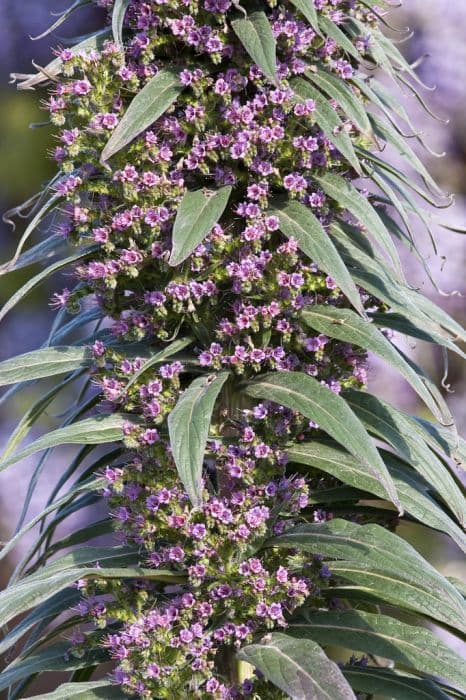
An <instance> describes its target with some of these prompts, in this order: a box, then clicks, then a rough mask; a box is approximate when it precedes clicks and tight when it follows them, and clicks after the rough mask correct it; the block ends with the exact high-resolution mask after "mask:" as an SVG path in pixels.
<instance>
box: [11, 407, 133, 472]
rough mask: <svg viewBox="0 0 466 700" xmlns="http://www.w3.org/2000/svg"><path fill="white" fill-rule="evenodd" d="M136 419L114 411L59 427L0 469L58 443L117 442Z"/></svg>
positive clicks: (92, 443) (89, 443)
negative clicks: (128, 424)
mask: <svg viewBox="0 0 466 700" xmlns="http://www.w3.org/2000/svg"><path fill="white" fill-rule="evenodd" d="M132 420H134V418H132V416H130V415H124V414H121V413H113V414H112V415H109V416H95V417H94V418H86V419H85V420H82V421H79V422H78V423H73V424H71V425H67V426H66V427H65V428H58V430H53V431H52V432H50V433H47V434H46V435H43V436H42V437H40V438H39V439H38V440H35V441H34V442H32V443H31V444H30V445H28V446H27V447H25V448H24V449H23V450H20V451H19V452H16V453H15V454H14V455H12V456H11V457H9V458H8V459H5V460H3V461H2V462H0V471H2V470H3V469H6V468H7V467H9V466H10V465H11V464H15V463H16V462H19V461H21V460H22V459H26V457H29V455H32V454H34V453H35V452H40V451H41V450H47V449H48V448H50V447H57V446H58V445H102V444H104V443H107V442H117V441H119V440H123V437H124V433H123V426H124V424H125V423H126V422H129V423H131V421H132Z"/></svg>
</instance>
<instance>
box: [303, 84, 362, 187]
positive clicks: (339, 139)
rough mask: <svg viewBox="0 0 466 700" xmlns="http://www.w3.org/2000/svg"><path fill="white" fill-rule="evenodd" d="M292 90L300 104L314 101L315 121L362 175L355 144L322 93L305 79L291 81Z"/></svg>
mask: <svg viewBox="0 0 466 700" xmlns="http://www.w3.org/2000/svg"><path fill="white" fill-rule="evenodd" d="M290 84H291V88H292V90H293V92H294V93H295V98H296V99H297V100H298V101H300V102H305V101H306V100H314V102H315V105H316V109H315V112H314V116H315V120H316V122H317V124H318V125H319V126H320V128H321V129H322V131H323V132H324V134H325V135H326V137H327V138H328V139H329V141H331V143H333V144H334V146H335V147H336V148H337V149H338V150H339V151H340V153H341V154H342V155H343V156H344V157H345V158H346V159H347V161H348V162H349V163H350V165H351V166H352V167H353V168H354V169H355V171H356V172H357V173H358V174H359V175H361V174H362V170H361V165H360V163H359V159H358V157H357V155H356V152H355V150H354V147H353V142H352V141H351V139H350V137H349V136H348V134H347V133H346V131H345V130H344V128H343V122H342V121H341V119H340V117H339V116H338V114H337V113H336V112H335V110H334V109H332V107H331V106H330V105H329V104H328V101H327V100H326V99H325V97H324V96H323V95H322V93H321V92H319V91H318V90H316V89H315V88H314V87H313V86H312V85H311V84H310V83H309V82H308V81H307V80H304V78H294V79H293V80H292V81H291V83H290Z"/></svg>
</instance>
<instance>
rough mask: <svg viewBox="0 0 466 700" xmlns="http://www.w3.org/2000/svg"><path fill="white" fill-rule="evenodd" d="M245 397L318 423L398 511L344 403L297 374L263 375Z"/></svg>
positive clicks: (371, 447) (378, 465)
mask: <svg viewBox="0 0 466 700" xmlns="http://www.w3.org/2000/svg"><path fill="white" fill-rule="evenodd" d="M246 393H247V394H249V396H253V397H254V398H259V399H267V400H269V401H276V402H277V403H279V404H282V405H284V406H287V407H288V408H291V409H292V410H294V411H299V413H301V414H302V415H304V416H306V418H309V420H312V421H315V422H316V423H318V424H319V426H320V428H321V429H322V430H325V432H327V433H328V434H329V435H330V436H331V437H333V439H334V440H336V441H337V442H338V443H340V444H341V445H344V446H345V447H346V449H347V450H348V451H349V452H351V454H353V455H354V456H355V457H357V458H358V459H360V460H361V463H362V464H363V465H364V467H365V468H366V470H367V471H368V472H369V473H370V474H372V475H373V476H374V477H375V478H376V479H377V480H378V481H379V482H380V484H381V485H382V488H383V490H384V494H385V496H386V497H387V498H388V500H390V501H392V502H393V503H394V504H395V505H396V506H397V508H398V509H399V510H401V506H400V502H399V499H398V496H397V494H396V490H395V487H394V485H393V482H392V480H391V478H390V475H389V473H388V471H387V468H386V466H385V465H384V463H383V462H382V460H381V458H380V455H379V453H378V452H377V450H376V448H375V445H374V443H373V442H372V440H371V439H370V438H369V436H368V434H367V433H366V431H365V429H364V427H363V425H362V424H361V422H360V421H359V419H357V418H356V416H355V415H354V413H353V412H352V411H351V410H350V409H349V407H348V405H347V403H346V402H345V401H344V399H342V398H341V397H340V396H338V395H337V394H334V393H333V392H332V391H330V389H328V388H327V387H325V386H323V385H322V384H320V383H319V382H318V381H317V380H316V379H313V378H312V377H309V376H308V375H306V374H303V373H301V372H275V373H274V374H267V375H265V376H263V377H260V378H259V379H257V380H255V381H254V382H251V383H250V384H249V385H247V386H246Z"/></svg>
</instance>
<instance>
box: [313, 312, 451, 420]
mask: <svg viewBox="0 0 466 700" xmlns="http://www.w3.org/2000/svg"><path fill="white" fill-rule="evenodd" d="M302 316H303V319H304V321H305V323H306V324H307V325H309V326H310V327H311V328H314V329H315V330H316V331H318V332H319V333H324V334H325V335H328V336H329V337H330V338H336V339H337V340H341V341H342V342H344V343H351V344H352V345H357V346H359V347H361V348H363V349H364V350H368V351H369V352H372V353H374V354H375V355H378V357H380V358H381V359H382V360H385V362H387V363H388V364H389V365H391V366H392V367H394V369H396V370H397V371H398V372H399V373H400V374H401V375H402V376H403V377H404V378H405V379H406V381H407V382H408V383H409V384H410V386H411V387H412V388H413V389H414V391H415V392H416V393H417V394H418V396H419V397H420V398H421V399H422V400H423V401H424V403H425V404H426V406H427V407H428V408H429V409H430V410H431V411H432V413H433V414H434V415H435V416H437V418H439V420H441V421H442V422H448V421H450V422H451V420H452V417H451V414H450V412H449V410H448V408H447V406H446V404H445V402H444V401H443V399H442V397H441V396H437V395H436V394H433V393H432V392H431V391H430V390H429V387H428V386H426V382H425V380H424V376H423V374H422V373H420V372H419V371H417V369H416V368H415V365H413V364H412V362H410V361H409V360H407V359H405V357H404V356H403V354H402V353H401V352H400V351H399V350H398V349H397V348H396V347H395V346H394V345H392V343H390V341H389V340H387V338H385V336H384V335H383V333H381V332H380V331H379V330H378V328H377V327H376V326H375V325H373V324H371V323H369V322H367V321H364V320H363V319H362V318H360V317H359V316H358V315H357V314H355V313H354V312H353V311H351V309H340V308H339V309H337V308H335V307H334V306H328V305H322V304H315V305H314V304H313V305H310V306H307V307H305V309H304V311H303V314H302Z"/></svg>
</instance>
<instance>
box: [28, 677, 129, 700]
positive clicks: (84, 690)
mask: <svg viewBox="0 0 466 700" xmlns="http://www.w3.org/2000/svg"><path fill="white" fill-rule="evenodd" d="M127 697H128V696H127V695H126V694H125V693H123V691H122V690H121V689H120V688H119V686H117V685H114V684H112V683H110V681H89V682H86V683H64V684H63V685H60V686H59V687H58V688H57V689H56V690H54V691H53V692H52V693H45V695H34V696H31V697H29V698H26V700H124V698H127Z"/></svg>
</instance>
